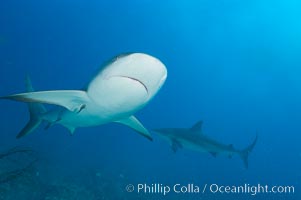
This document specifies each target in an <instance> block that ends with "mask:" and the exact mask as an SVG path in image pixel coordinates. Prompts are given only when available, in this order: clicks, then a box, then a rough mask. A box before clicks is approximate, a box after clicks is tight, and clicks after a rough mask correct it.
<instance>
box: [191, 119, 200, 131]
mask: <svg viewBox="0 0 301 200" xmlns="http://www.w3.org/2000/svg"><path fill="white" fill-rule="evenodd" d="M202 126H203V121H198V122H197V123H195V124H194V125H193V126H192V127H191V128H190V130H191V131H192V132H194V133H202Z"/></svg>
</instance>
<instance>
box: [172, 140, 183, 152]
mask: <svg viewBox="0 0 301 200" xmlns="http://www.w3.org/2000/svg"><path fill="white" fill-rule="evenodd" d="M180 148H182V144H181V143H180V142H179V141H178V140H174V139H173V140H172V141H171V149H172V151H173V152H175V153H176V152H177V151H178V149H180Z"/></svg>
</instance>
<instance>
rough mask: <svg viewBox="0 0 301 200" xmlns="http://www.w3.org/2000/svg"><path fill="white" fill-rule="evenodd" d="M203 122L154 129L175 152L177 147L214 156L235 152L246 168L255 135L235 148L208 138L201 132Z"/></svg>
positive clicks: (254, 142) (254, 143)
mask: <svg viewBox="0 0 301 200" xmlns="http://www.w3.org/2000/svg"><path fill="white" fill-rule="evenodd" d="M202 125H203V122H202V121H199V122H197V123H196V124H195V125H193V126H192V127H191V128H161V129H154V130H153V131H155V132H156V133H158V135H159V136H160V137H162V138H164V139H167V140H168V141H169V143H170V145H171V148H172V150H173V151H174V152H176V151H177V150H178V149H179V148H186V149H191V150H195V151H198V152H208V153H210V154H211V155H213V156H214V157H216V156H217V155H218V154H226V155H227V156H229V157H230V158H231V157H232V156H233V155H234V154H237V155H239V156H240V158H241V159H242V160H243V162H244V165H245V167H246V168H248V157H249V153H250V152H251V151H252V150H253V148H254V146H255V145H256V142H257V135H256V138H255V140H254V141H253V142H252V144H250V145H249V146H248V147H247V148H245V149H243V150H237V149H235V148H234V147H233V145H232V144H231V145H225V144H221V143H219V142H217V141H216V140H213V139H211V138H209V137H208V136H207V135H205V134H204V133H203V132H202Z"/></svg>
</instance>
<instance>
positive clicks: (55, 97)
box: [0, 53, 167, 140]
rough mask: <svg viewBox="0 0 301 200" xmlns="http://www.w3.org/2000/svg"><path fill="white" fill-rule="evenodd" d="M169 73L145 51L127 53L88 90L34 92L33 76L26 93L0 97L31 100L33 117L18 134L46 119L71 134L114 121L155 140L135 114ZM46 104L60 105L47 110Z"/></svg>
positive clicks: (31, 114)
mask: <svg viewBox="0 0 301 200" xmlns="http://www.w3.org/2000/svg"><path fill="white" fill-rule="evenodd" d="M166 77H167V70H166V67H165V65H164V64H163V63H162V62H161V61H160V60H158V59H157V58H155V57H153V56H150V55H147V54H144V53H131V54H123V55H120V56H117V57H115V58H114V59H112V60H111V61H110V62H109V63H107V64H106V65H105V66H104V68H102V70H101V71H100V72H99V73H98V74H96V76H95V77H94V78H93V79H92V80H91V81H90V83H89V84H88V86H87V87H86V89H85V90H53V91H39V92H34V89H33V87H32V84H31V81H30V80H29V78H27V80H26V88H27V92H26V93H21V94H14V95H9V96H4V97H0V99H8V100H15V101H21V102H26V103H28V109H29V113H30V121H29V122H28V124H27V125H26V126H25V127H24V128H23V129H22V130H21V132H20V133H19V134H18V135H17V138H20V137H23V136H25V135H28V134H29V133H31V132H33V131H34V130H35V129H36V128H37V127H38V126H39V125H40V124H41V123H42V122H46V123H48V125H47V126H46V127H45V128H46V129H48V128H49V127H51V126H52V125H54V124H60V125H62V126H64V127H66V128H67V129H68V130H69V131H70V133H71V134H73V133H74V131H75V129H76V128H77V127H89V126H99V125H102V124H107V123H110V122H117V123H121V124H123V125H126V126H128V127H130V128H132V129H134V130H135V131H137V132H138V133H140V134H141V135H142V136H144V137H146V138H148V139H150V140H152V137H151V135H150V133H149V131H148V130H147V129H146V128H145V127H144V126H143V125H142V124H141V123H140V122H139V121H138V119H136V118H135V117H134V113H136V112H137V111H138V110H141V109H142V108H143V107H144V106H145V105H146V104H147V103H148V102H149V101H150V100H151V99H152V98H153V97H154V96H155V95H156V94H157V92H158V91H159V90H160V88H161V87H162V85H163V84H164V82H165V80H166ZM43 104H52V105H56V106H57V108H55V109H53V110H50V111H47V110H46V109H45V107H44V106H43Z"/></svg>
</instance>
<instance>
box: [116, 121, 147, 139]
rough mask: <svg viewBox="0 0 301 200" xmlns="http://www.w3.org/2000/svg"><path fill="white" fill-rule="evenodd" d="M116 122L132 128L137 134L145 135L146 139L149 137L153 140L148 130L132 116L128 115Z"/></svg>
mask: <svg viewBox="0 0 301 200" xmlns="http://www.w3.org/2000/svg"><path fill="white" fill-rule="evenodd" d="M116 122H117V123H120V124H123V125H126V126H128V127H130V128H132V129H134V130H135V131H137V132H138V133H139V134H141V135H142V136H144V137H146V138H147V139H149V140H151V141H152V140H153V138H152V136H151V134H150V133H149V132H148V130H147V129H146V128H145V127H144V126H143V125H142V124H141V122H139V120H138V119H137V118H136V117H134V116H130V117H129V118H125V119H122V120H118V121H116Z"/></svg>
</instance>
